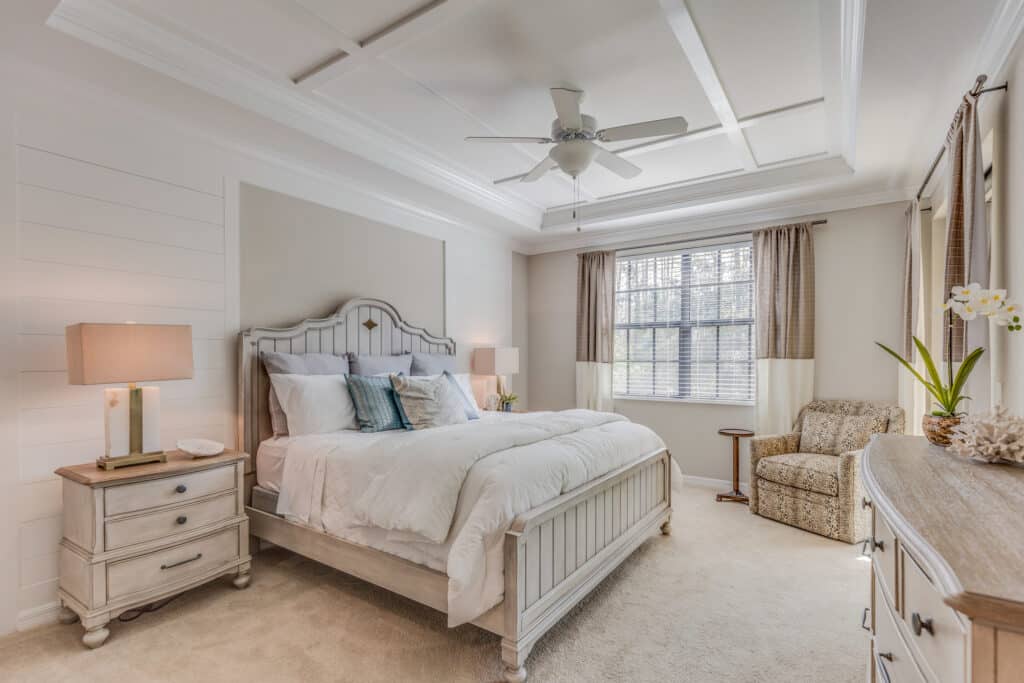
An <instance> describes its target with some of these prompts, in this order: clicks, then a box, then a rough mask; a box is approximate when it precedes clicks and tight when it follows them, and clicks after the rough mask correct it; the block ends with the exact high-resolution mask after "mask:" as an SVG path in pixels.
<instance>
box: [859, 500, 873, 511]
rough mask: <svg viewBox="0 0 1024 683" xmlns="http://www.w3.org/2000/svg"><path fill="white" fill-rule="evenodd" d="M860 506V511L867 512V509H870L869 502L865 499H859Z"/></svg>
mask: <svg viewBox="0 0 1024 683" xmlns="http://www.w3.org/2000/svg"><path fill="white" fill-rule="evenodd" d="M860 506H861V508H862V509H864V510H867V509H868V508H869V507H871V501H870V500H868V499H867V498H861V499H860Z"/></svg>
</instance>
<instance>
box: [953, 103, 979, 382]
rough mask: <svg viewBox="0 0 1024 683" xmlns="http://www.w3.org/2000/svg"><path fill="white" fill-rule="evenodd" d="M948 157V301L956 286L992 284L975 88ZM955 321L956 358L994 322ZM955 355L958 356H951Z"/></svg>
mask: <svg viewBox="0 0 1024 683" xmlns="http://www.w3.org/2000/svg"><path fill="white" fill-rule="evenodd" d="M946 158H947V159H948V160H949V165H948V174H949V177H948V180H947V183H946V191H947V203H948V204H947V205H948V207H949V214H948V218H947V219H946V268H945V277H944V280H943V286H944V287H945V291H944V292H943V294H942V300H943V301H945V300H946V299H947V298H948V297H949V294H950V290H952V288H953V287H956V286H962V285H966V284H968V283H970V282H977V283H979V284H980V285H981V286H982V287H987V286H988V271H989V236H988V229H987V226H986V225H985V170H984V168H983V162H982V158H981V135H980V129H979V126H978V99H977V97H975V96H973V95H971V94H970V93H968V94H966V95H964V99H963V102H962V103H961V105H960V108H959V109H958V110H957V112H956V116H955V117H954V118H953V124H952V125H951V126H950V129H949V134H948V135H947V136H946ZM949 319H952V321H953V334H952V344H953V346H952V349H950V348H949V345H950V335H949V334H945V335H943V358H944V359H945V360H949V359H950V358H951V357H952V359H953V362H960V361H962V360H963V359H964V350H965V348H966V347H967V346H970V347H971V348H974V347H976V346H983V345H985V343H986V342H987V341H988V325H982V324H978V325H971V326H967V325H965V324H964V321H963V320H961V319H960V318H959V317H958V316H955V315H952V314H951V313H947V324H948V321H949ZM951 354H952V355H951Z"/></svg>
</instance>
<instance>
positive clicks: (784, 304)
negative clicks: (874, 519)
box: [753, 223, 814, 435]
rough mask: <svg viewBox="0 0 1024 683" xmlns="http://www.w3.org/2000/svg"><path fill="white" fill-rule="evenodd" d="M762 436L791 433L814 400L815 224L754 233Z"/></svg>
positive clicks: (757, 415)
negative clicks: (807, 405) (810, 402)
mask: <svg viewBox="0 0 1024 683" xmlns="http://www.w3.org/2000/svg"><path fill="white" fill-rule="evenodd" d="M753 237H754V297H755V300H756V301H755V309H754V328H755V330H756V331H757V403H756V406H755V411H754V412H755V422H756V424H755V429H756V430H757V432H758V433H759V434H762V435H764V434H780V433H783V432H789V431H791V430H792V427H793V423H794V421H795V420H796V419H797V416H798V415H799V413H800V408H801V406H803V405H805V404H806V403H808V402H809V401H810V400H811V399H812V398H814V234H813V228H812V227H811V224H810V223H799V224H796V225H780V226H778V227H774V228H765V229H764V230H757V231H755V232H754V235H753Z"/></svg>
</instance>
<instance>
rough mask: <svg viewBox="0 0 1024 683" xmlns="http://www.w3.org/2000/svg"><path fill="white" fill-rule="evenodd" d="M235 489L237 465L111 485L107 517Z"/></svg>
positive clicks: (107, 499) (108, 495) (107, 494)
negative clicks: (134, 482)
mask: <svg viewBox="0 0 1024 683" xmlns="http://www.w3.org/2000/svg"><path fill="white" fill-rule="evenodd" d="M234 488H235V467H234V465H228V466H225V467H217V468H214V469H210V470H202V471H199V472H192V473H189V474H180V475H178V476H176V477H165V478H162V479H154V480H152V481H142V482H139V483H137V484H124V485H123V486H111V487H109V488H108V489H107V490H106V494H105V496H106V499H105V500H106V503H105V512H106V516H107V517H112V516H114V515H120V514H124V513H126V512H137V511H140V510H148V509H149V508H156V507H160V506H162V505H171V504H173V503H184V502H186V501H189V500H194V499H195V498H202V497H203V496H208V495H210V494H212V493H219V492H221V491H230V490H233V489H234Z"/></svg>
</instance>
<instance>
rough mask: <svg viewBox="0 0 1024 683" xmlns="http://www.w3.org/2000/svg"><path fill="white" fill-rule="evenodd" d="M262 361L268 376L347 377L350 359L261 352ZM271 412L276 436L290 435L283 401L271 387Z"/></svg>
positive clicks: (309, 354)
mask: <svg viewBox="0 0 1024 683" xmlns="http://www.w3.org/2000/svg"><path fill="white" fill-rule="evenodd" d="M260 360H262V361H263V367H264V368H266V370H267V374H268V375H347V374H348V358H347V357H346V356H334V355H331V354H329V353H302V354H296V353H281V352H279V351H261V352H260ZM267 404H268V405H267V407H268V408H269V410H270V427H271V429H273V431H274V436H283V435H285V434H287V433H288V418H287V417H286V416H285V414H284V409H283V408H281V401H279V400H278V398H277V393H275V392H274V387H273V385H271V387H270V397H269V398H268V399H267Z"/></svg>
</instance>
